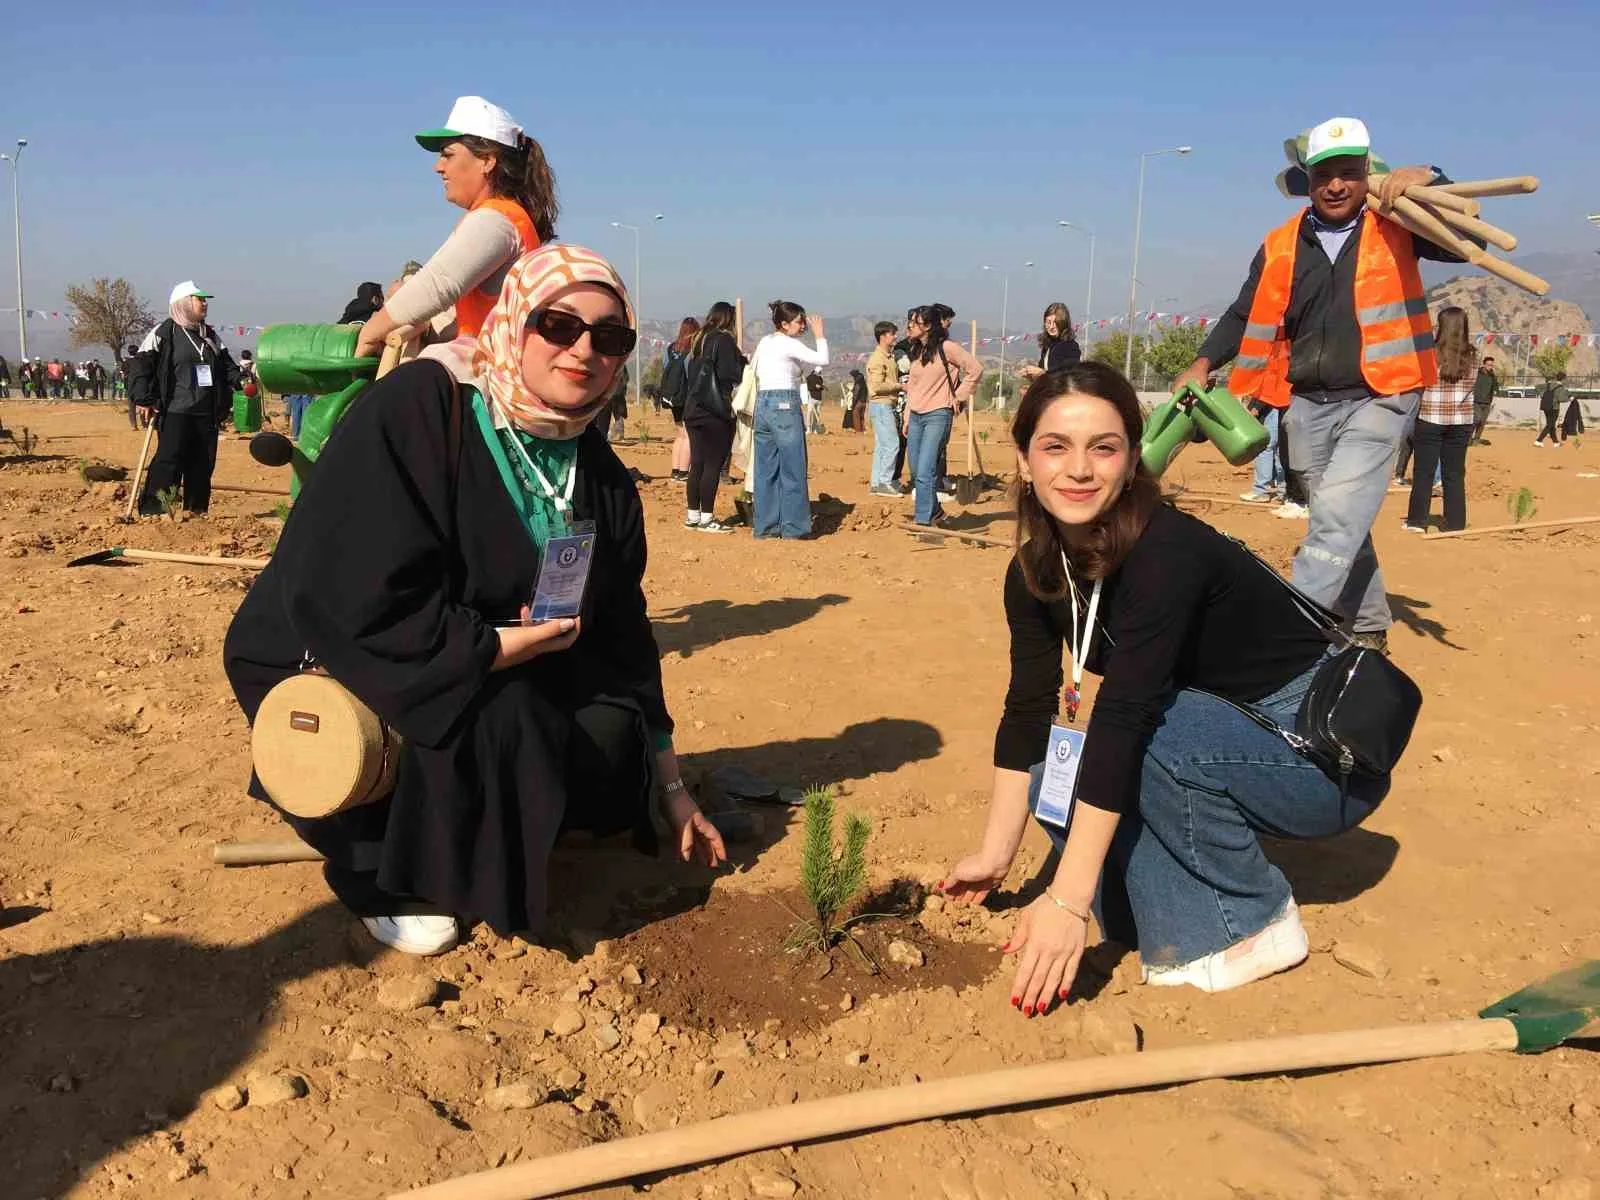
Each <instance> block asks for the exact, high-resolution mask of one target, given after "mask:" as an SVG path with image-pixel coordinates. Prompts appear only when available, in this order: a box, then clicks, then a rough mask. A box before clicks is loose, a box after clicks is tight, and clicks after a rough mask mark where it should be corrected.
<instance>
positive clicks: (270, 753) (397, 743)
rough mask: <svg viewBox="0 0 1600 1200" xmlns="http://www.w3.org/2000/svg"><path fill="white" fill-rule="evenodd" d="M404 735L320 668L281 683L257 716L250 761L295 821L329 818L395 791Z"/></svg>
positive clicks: (279, 805) (262, 780)
mask: <svg viewBox="0 0 1600 1200" xmlns="http://www.w3.org/2000/svg"><path fill="white" fill-rule="evenodd" d="M402 745H403V742H402V739H401V737H400V735H399V734H397V733H395V732H394V730H392V729H390V728H389V727H388V726H387V725H385V724H384V723H383V722H382V721H381V720H379V719H378V715H377V714H376V713H374V712H373V711H372V710H371V709H370V708H368V707H367V706H366V705H365V704H363V703H362V702H361V701H360V700H358V699H357V698H356V697H355V695H354V694H353V693H351V691H350V690H349V689H348V688H346V687H345V686H344V685H343V684H341V683H340V682H339V681H338V680H336V679H334V678H333V677H332V676H330V675H328V674H327V673H326V672H325V671H322V670H321V669H320V668H315V667H313V668H311V669H308V670H305V671H302V672H301V673H300V674H298V675H291V676H290V677H289V678H288V679H285V680H284V681H283V682H281V683H279V684H278V685H277V686H276V687H274V688H273V689H272V690H271V691H270V692H268V693H267V695H266V699H264V700H262V701H261V707H260V709H259V710H258V711H257V712H256V720H255V724H254V726H253V727H252V728H251V730H250V758H251V762H252V764H253V765H254V766H255V770H256V778H257V779H259V780H260V781H261V786H262V787H263V788H264V789H265V790H266V793H267V795H268V796H269V797H270V798H271V799H272V802H273V803H274V804H276V805H277V806H278V807H279V808H281V809H283V811H284V812H286V813H289V814H290V815H291V816H296V817H326V816H329V815H331V814H333V813H336V812H342V811H343V810H345V809H347V808H354V807H356V806H357V805H358V804H370V803H372V802H373V801H374V800H381V799H383V798H384V797H385V796H387V795H388V794H389V792H390V791H392V790H393V788H394V780H395V772H396V768H397V767H398V764H399V761H400V748H401V746H402Z"/></svg>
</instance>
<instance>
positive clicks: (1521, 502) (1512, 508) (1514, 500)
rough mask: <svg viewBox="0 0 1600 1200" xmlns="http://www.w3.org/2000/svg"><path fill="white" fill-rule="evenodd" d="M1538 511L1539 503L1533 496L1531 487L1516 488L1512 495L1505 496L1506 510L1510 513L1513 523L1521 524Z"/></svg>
mask: <svg viewBox="0 0 1600 1200" xmlns="http://www.w3.org/2000/svg"><path fill="white" fill-rule="evenodd" d="M1538 511H1539V504H1538V501H1537V500H1536V499H1535V498H1534V495H1533V489H1532V488H1526V487H1525V488H1518V489H1517V490H1516V493H1515V494H1514V495H1511V496H1507V497H1506V512H1508V513H1509V514H1510V515H1511V521H1512V523H1513V524H1515V525H1521V524H1522V523H1523V522H1524V521H1526V520H1527V519H1528V518H1529V517H1531V516H1533V514H1534V513H1536V512H1538Z"/></svg>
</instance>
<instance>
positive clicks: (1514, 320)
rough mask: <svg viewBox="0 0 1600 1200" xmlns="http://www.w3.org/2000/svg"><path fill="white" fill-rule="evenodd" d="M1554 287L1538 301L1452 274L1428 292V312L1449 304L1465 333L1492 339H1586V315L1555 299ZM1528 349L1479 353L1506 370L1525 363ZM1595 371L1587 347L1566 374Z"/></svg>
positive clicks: (1495, 283)
mask: <svg viewBox="0 0 1600 1200" xmlns="http://www.w3.org/2000/svg"><path fill="white" fill-rule="evenodd" d="M1529 269H1530V270H1532V269H1533V268H1531V267H1530V268H1529ZM1554 282H1555V281H1554V280H1552V281H1551V285H1552V286H1551V295H1550V296H1545V297H1543V298H1540V297H1538V296H1530V295H1529V294H1528V293H1527V292H1525V291H1523V290H1522V289H1521V288H1516V287H1512V286H1511V285H1510V284H1509V283H1505V282H1503V281H1502V280H1499V279H1495V278H1493V277H1491V276H1488V275H1484V274H1482V273H1481V272H1476V271H1475V272H1473V273H1472V274H1470V275H1457V276H1456V277H1455V278H1454V279H1451V280H1448V281H1447V282H1445V283H1441V284H1439V285H1438V286H1437V287H1432V288H1429V289H1428V307H1429V308H1430V309H1432V310H1433V312H1434V313H1435V314H1437V313H1438V311H1439V310H1440V309H1441V308H1444V307H1445V306H1446V305H1450V304H1455V305H1459V306H1460V307H1461V308H1464V309H1466V310H1467V324H1468V328H1470V329H1471V330H1472V332H1473V333H1474V334H1477V333H1481V332H1485V331H1493V332H1495V333H1496V334H1505V333H1516V334H1538V335H1539V340H1540V341H1541V342H1542V341H1544V340H1545V339H1553V338H1558V337H1570V336H1572V335H1573V334H1577V335H1579V336H1580V337H1584V338H1587V336H1588V335H1589V334H1591V333H1593V332H1594V326H1593V325H1591V324H1590V322H1589V317H1588V314H1587V313H1585V312H1584V311H1583V309H1582V308H1580V307H1579V306H1578V305H1576V304H1574V303H1573V302H1572V301H1570V300H1557V299H1554V298H1553V297H1554V294H1555V287H1554ZM1529 349H1531V347H1527V346H1522V347H1518V346H1512V347H1509V348H1508V349H1507V350H1502V351H1499V352H1498V353H1496V352H1495V350H1494V348H1493V346H1488V347H1485V348H1484V350H1483V352H1484V353H1490V354H1496V357H1497V358H1498V359H1499V360H1500V363H1501V364H1502V365H1508V364H1509V363H1518V362H1523V361H1526V357H1527V353H1528V350H1529ZM1508 355H1509V359H1508ZM1595 370H1596V351H1595V348H1594V347H1592V346H1588V345H1579V346H1577V347H1575V348H1574V349H1573V351H1572V359H1571V361H1570V362H1569V364H1568V366H1567V373H1568V374H1569V375H1572V376H1580V377H1581V376H1586V375H1593V374H1594V373H1595ZM1503 374H1504V372H1503V371H1502V375H1503Z"/></svg>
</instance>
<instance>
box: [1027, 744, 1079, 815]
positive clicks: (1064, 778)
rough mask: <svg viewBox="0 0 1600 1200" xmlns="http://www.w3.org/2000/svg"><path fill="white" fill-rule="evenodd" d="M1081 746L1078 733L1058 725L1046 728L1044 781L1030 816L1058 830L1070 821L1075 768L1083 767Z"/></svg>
mask: <svg viewBox="0 0 1600 1200" xmlns="http://www.w3.org/2000/svg"><path fill="white" fill-rule="evenodd" d="M1083 742H1084V735H1083V731H1082V730H1081V729H1069V728H1067V726H1065V725H1059V724H1058V725H1052V726H1050V743H1049V745H1048V746H1047V747H1046V748H1045V752H1044V779H1043V781H1042V782H1041V783H1040V785H1039V804H1038V807H1037V808H1036V809H1035V810H1034V815H1035V816H1037V817H1038V818H1039V820H1041V821H1047V822H1049V823H1050V824H1051V825H1055V826H1057V827H1058V828H1061V829H1065V828H1066V827H1067V824H1068V822H1070V821H1071V820H1072V804H1073V801H1074V799H1075V798H1076V797H1077V794H1078V768H1079V767H1080V766H1081V765H1082V764H1083Z"/></svg>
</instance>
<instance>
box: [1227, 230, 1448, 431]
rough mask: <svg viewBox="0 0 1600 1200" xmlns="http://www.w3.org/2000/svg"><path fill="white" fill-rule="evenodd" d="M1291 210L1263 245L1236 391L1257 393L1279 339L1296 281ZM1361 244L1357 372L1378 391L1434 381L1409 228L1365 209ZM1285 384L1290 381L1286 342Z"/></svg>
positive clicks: (1392, 392)
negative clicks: (1290, 294) (1359, 362)
mask: <svg viewBox="0 0 1600 1200" xmlns="http://www.w3.org/2000/svg"><path fill="white" fill-rule="evenodd" d="M1304 218H1305V213H1304V212H1301V213H1298V214H1296V215H1295V216H1294V217H1293V218H1291V219H1290V220H1288V221H1286V222H1284V223H1283V224H1282V225H1280V226H1279V227H1278V228H1276V229H1274V230H1273V231H1272V232H1271V233H1269V234H1267V239H1266V241H1265V242H1263V243H1262V249H1263V251H1264V252H1265V261H1264V262H1263V263H1262V266H1261V278H1260V279H1259V280H1258V281H1257V283H1256V294H1255V298H1254V299H1253V300H1252V301H1251V303H1250V316H1249V318H1248V320H1247V322H1246V324H1245V329H1244V336H1243V337H1242V338H1241V339H1240V341H1239V354H1238V357H1237V358H1236V359H1234V364H1233V374H1232V375H1230V376H1229V379H1228V387H1229V390H1230V391H1232V392H1233V394H1234V395H1236V396H1259V397H1260V398H1261V399H1263V400H1267V402H1268V403H1271V401H1270V400H1269V399H1268V398H1267V397H1266V396H1265V395H1262V391H1263V389H1264V388H1266V387H1268V379H1269V376H1271V375H1273V374H1276V372H1274V371H1273V370H1271V369H1270V368H1269V363H1271V360H1272V358H1273V352H1274V348H1275V346H1277V345H1278V344H1279V343H1280V342H1283V341H1284V340H1283V336H1282V331H1283V317H1284V314H1285V313H1286V312H1288V310H1289V292H1290V289H1291V288H1292V287H1293V286H1294V261H1295V254H1296V252H1297V251H1298V249H1299V244H1300V223H1301V221H1302V220H1303V219H1304ZM1360 234H1361V244H1360V251H1359V257H1358V258H1357V259H1356V284H1355V291H1356V295H1355V304H1356V323H1357V324H1358V325H1359V326H1360V327H1361V377H1362V378H1363V379H1365V380H1366V382H1367V386H1368V387H1370V388H1371V389H1372V391H1373V393H1374V394H1375V395H1379V396H1396V395H1399V394H1400V393H1402V392H1415V391H1419V390H1420V389H1422V388H1425V387H1428V386H1430V385H1432V384H1434V383H1437V382H1438V381H1439V365H1438V362H1437V360H1436V358H1435V356H1434V351H1433V322H1432V320H1431V319H1430V318H1429V316H1428V301H1427V299H1426V297H1425V296H1424V294H1423V289H1422V274H1421V272H1419V271H1418V270H1417V257H1416V254H1415V253H1414V252H1413V250H1412V246H1411V234H1410V232H1409V231H1407V230H1405V229H1402V228H1401V227H1400V226H1398V225H1396V224H1395V223H1394V222H1392V221H1385V220H1383V219H1382V218H1381V217H1379V216H1378V215H1377V214H1376V213H1374V212H1372V211H1371V210H1370V209H1368V210H1366V211H1364V212H1363V213H1362V215H1361V230H1360ZM1284 345H1285V350H1284V352H1283V353H1284V358H1283V365H1282V373H1283V386H1285V387H1286V386H1287V384H1288V357H1287V343H1286V342H1284Z"/></svg>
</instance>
